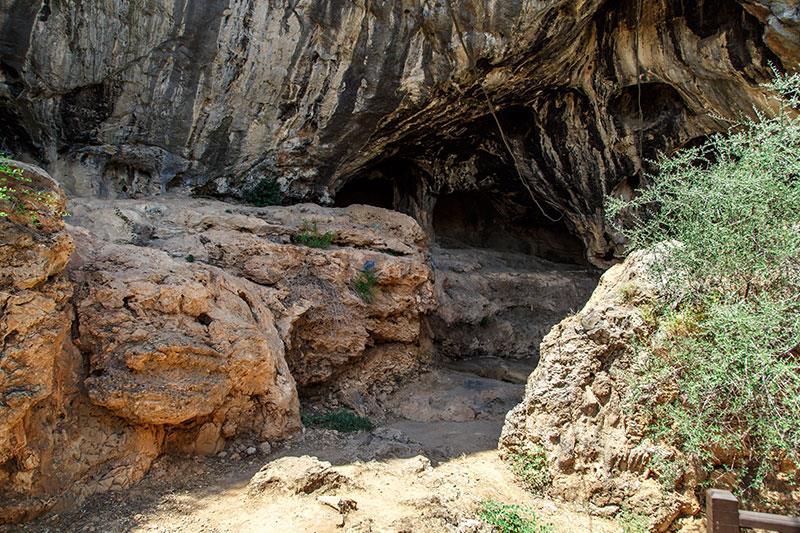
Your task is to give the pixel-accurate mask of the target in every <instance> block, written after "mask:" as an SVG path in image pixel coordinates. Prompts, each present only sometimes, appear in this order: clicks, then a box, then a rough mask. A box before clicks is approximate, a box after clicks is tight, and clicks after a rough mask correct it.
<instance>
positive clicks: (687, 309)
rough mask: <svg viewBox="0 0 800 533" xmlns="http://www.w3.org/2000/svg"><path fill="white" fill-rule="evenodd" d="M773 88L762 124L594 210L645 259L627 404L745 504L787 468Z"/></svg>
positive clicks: (795, 332)
mask: <svg viewBox="0 0 800 533" xmlns="http://www.w3.org/2000/svg"><path fill="white" fill-rule="evenodd" d="M774 87H775V88H776V89H777V90H778V92H779V93H780V94H782V96H783V98H782V99H781V106H780V110H779V112H778V113H777V114H776V116H774V117H768V116H765V115H763V114H760V115H759V116H758V117H757V119H756V120H745V121H743V122H742V123H741V124H738V125H737V126H736V127H735V128H733V129H732V130H731V131H730V132H729V134H727V135H724V136H722V135H720V136H716V137H714V138H713V139H711V140H710V141H709V142H708V143H707V144H706V145H704V146H702V147H699V148H694V149H690V150H686V151H682V152H679V153H678V154H676V155H674V156H672V157H669V158H667V157H662V158H660V159H659V161H658V162H657V166H658V172H657V173H656V174H655V175H653V176H650V181H651V183H650V184H649V185H648V186H647V187H646V188H644V189H643V190H642V191H641V193H640V195H639V196H638V197H636V198H634V199H633V200H631V201H624V200H619V199H612V200H610V201H609V202H608V208H609V213H610V214H611V216H612V217H618V218H619V219H620V220H625V219H627V220H626V222H625V224H617V229H619V230H620V231H622V232H623V233H624V234H625V235H626V236H627V238H628V239H629V241H630V244H631V247H632V248H634V249H648V248H649V249H656V250H658V252H657V253H656V254H655V256H656V260H655V262H654V264H653V265H652V267H651V268H650V274H651V276H652V278H653V281H654V282H655V283H656V285H657V287H658V288H659V291H660V294H661V297H660V299H661V301H660V302H659V303H657V304H654V305H656V306H657V307H653V308H650V309H648V310H647V314H648V316H649V317H650V318H651V319H652V320H653V323H652V325H653V327H654V328H655V329H656V331H654V332H653V334H652V335H650V336H649V341H648V343H649V344H648V345H646V346H644V348H645V349H646V350H647V352H648V353H651V354H653V355H652V356H650V357H646V358H643V360H644V361H645V362H644V363H643V364H642V365H641V368H637V369H636V375H637V376H638V377H637V379H636V383H635V386H634V387H633V389H632V392H631V394H632V395H634V396H635V397H637V398H640V399H641V398H648V397H649V398H651V401H650V402H649V403H647V404H646V405H645V406H644V407H643V408H644V409H646V410H647V411H648V412H649V414H650V416H651V419H652V420H655V423H654V425H653V427H651V428H650V431H651V433H652V435H653V436H655V437H656V438H658V439H661V440H665V441H667V442H671V443H673V444H675V445H676V446H678V447H679V448H680V449H681V450H682V451H683V452H684V453H686V454H687V455H688V456H689V457H696V458H698V459H700V461H701V464H703V465H705V467H706V469H707V470H710V469H712V468H714V467H717V466H721V467H723V468H726V469H730V470H731V471H733V472H735V473H736V474H737V479H738V486H739V488H741V489H745V491H746V494H748V493H749V494H750V495H754V493H753V492H752V491H753V490H757V489H758V488H759V487H760V486H761V483H762V482H763V480H764V478H765V476H766V475H767V474H769V473H771V472H774V471H775V467H776V465H778V464H779V463H780V462H781V461H783V460H785V459H788V460H790V461H792V462H793V463H794V464H800V457H798V450H800V350H799V349H798V345H799V344H800V119H798V117H797V116H796V115H795V114H793V111H791V110H790V109H789V108H791V107H794V108H797V107H798V104H800V98H799V97H800V76H797V75H794V76H779V77H778V80H777V82H776V83H775V85H774ZM664 243H667V244H666V245H665V244H664ZM665 390H674V391H675V393H674V394H672V395H666V399H664V397H665V396H664V395H661V397H662V399H661V400H658V401H656V400H655V399H653V398H656V397H658V396H659V395H657V394H653V392H654V391H665Z"/></svg>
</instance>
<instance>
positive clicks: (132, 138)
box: [0, 0, 800, 266]
mask: <svg viewBox="0 0 800 533" xmlns="http://www.w3.org/2000/svg"><path fill="white" fill-rule="evenodd" d="M798 20H800V16H798V7H797V4H796V2H795V1H788V0H740V1H734V0H703V1H698V2H683V1H679V0H657V1H652V2H639V1H638V0H624V1H619V2H609V1H605V0H587V1H584V2H580V3H575V2H574V1H572V0H558V1H552V2H538V1H534V0H517V1H514V2H508V1H505V0H503V1H499V0H448V1H445V2H428V1H420V0H409V1H405V2H365V1H362V0H359V1H355V2H345V3H342V2H331V1H330V0H302V1H299V2H297V1H294V0H292V1H288V0H285V1H281V2H273V1H269V2H268V1H266V0H241V1H239V0H236V1H234V0H214V1H209V2H185V1H178V2H174V1H172V0H169V1H168V0H156V1H152V2H142V1H133V2H129V3H127V4H125V5H124V6H120V5H118V3H115V2H100V3H97V2H93V3H86V2H53V1H46V2H20V1H16V0H2V1H0V26H2V27H3V28H4V35H5V37H4V39H3V41H2V43H0V60H1V61H2V69H1V70H0V73H1V74H0V76H2V78H0V81H2V83H0V116H1V117H2V118H3V120H4V123H5V124H6V127H5V128H4V129H3V133H2V142H1V143H0V144H2V145H5V147H6V148H8V149H10V150H12V151H14V152H17V153H24V154H27V156H29V157H32V158H34V159H36V160H38V161H41V162H43V163H44V164H46V165H47V168H48V169H49V170H51V171H53V172H56V173H57V174H58V175H59V176H61V177H63V181H64V183H65V184H66V186H67V188H68V189H69V190H71V191H73V192H74V193H78V194H80V195H97V196H112V197H119V196H121V197H128V196H140V195H149V194H153V193H158V192H161V191H164V190H168V189H173V188H181V187H194V188H201V189H202V190H204V191H206V192H210V193H213V194H222V195H228V194H232V195H236V196H239V195H242V194H243V193H246V191H247V190H248V189H250V188H251V187H252V186H253V185H254V184H257V183H259V182H261V181H262V180H268V181H269V180H277V181H278V182H279V184H280V186H281V187H282V189H283V190H284V191H285V192H286V193H287V194H289V195H290V196H291V197H292V198H295V199H296V198H305V199H318V200H322V201H331V200H333V199H335V198H336V197H337V196H338V195H339V194H340V193H342V192H343V191H345V189H346V188H347V186H348V184H358V183H371V184H373V185H374V187H375V188H376V189H377V188H381V187H386V191H387V196H386V198H384V199H383V200H382V201H385V202H387V203H388V204H391V205H390V206H394V207H397V208H400V209H402V210H404V211H405V212H408V213H411V214H414V215H415V217H417V219H418V220H419V221H420V222H421V223H422V225H423V226H424V227H426V228H427V227H428V226H429V224H430V223H431V222H435V220H433V219H434V218H435V215H434V209H435V205H436V203H437V200H438V198H439V197H441V196H442V195H447V194H450V193H453V192H459V191H473V192H474V191H479V192H480V193H481V194H483V195H485V196H489V197H492V198H494V199H495V200H496V202H497V203H498V204H501V205H502V206H503V209H502V211H503V213H502V214H503V216H504V217H505V218H506V222H507V223H520V224H534V225H544V226H547V225H550V224H551V223H553V221H554V220H555V221H558V222H559V223H560V224H562V225H563V231H565V232H570V233H572V234H573V235H575V236H577V237H578V238H579V239H580V240H581V241H582V242H583V244H584V247H585V254H586V256H587V257H588V258H589V259H590V261H592V262H593V263H595V264H598V265H604V266H607V265H608V264H609V262H610V261H611V260H613V259H614V256H615V254H617V250H616V247H617V242H616V240H615V237H614V236H613V235H612V233H611V232H610V231H608V230H607V229H606V227H605V223H604V221H603V198H604V195H605V194H607V193H610V192H617V193H622V194H624V193H627V192H630V190H631V189H633V188H635V187H636V186H637V184H638V182H639V181H640V178H641V175H642V174H641V171H642V169H643V167H644V163H643V161H644V160H645V158H652V157H653V156H654V155H655V154H656V153H657V151H660V150H664V151H670V150H672V149H674V148H675V147H678V146H682V145H685V144H687V143H689V144H690V143H694V142H696V141H698V140H699V139H701V138H703V137H704V136H706V135H707V134H709V133H711V132H714V131H718V130H720V129H724V128H726V127H727V124H726V122H724V121H723V120H718V119H717V118H714V114H716V115H717V116H721V117H726V116H729V115H730V114H731V113H732V110H743V111H744V112H746V111H747V110H750V109H751V107H752V105H753V104H754V103H756V102H758V103H760V102H762V101H763V99H762V97H763V94H764V89H763V87H761V86H760V83H762V82H763V81H765V80H766V79H767V78H768V76H769V69H768V68H767V63H768V61H773V62H775V64H777V65H780V64H783V65H784V66H786V67H793V66H794V65H796V64H797V62H798V60H800V53H798V39H797V31H798V30H797V28H798ZM87 28H91V31H87ZM484 91H485V92H486V93H487V94H488V95H489V96H490V98H491V99H492V101H493V102H494V107H495V109H496V113H497V117H496V118H497V120H498V121H499V122H500V123H501V124H502V125H503V129H504V130H505V136H504V137H505V138H501V136H500V135H499V134H498V133H497V127H496V124H495V117H492V116H490V115H489V113H488V109H489V108H488V106H487V103H486V99H485V97H484ZM509 149H510V150H511V151H513V153H514V154H513V155H510V154H509ZM362 180H363V181H362ZM364 189H365V187H363V186H361V185H357V186H356V187H355V190H357V191H358V190H361V191H363V190H364ZM529 189H530V190H529Z"/></svg>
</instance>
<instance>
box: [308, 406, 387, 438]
mask: <svg viewBox="0 0 800 533" xmlns="http://www.w3.org/2000/svg"><path fill="white" fill-rule="evenodd" d="M300 419H301V420H302V422H303V425H304V426H306V427H319V428H325V429H335V430H336V431H341V432H342V433H355V432H356V431H371V430H373V429H375V426H374V425H373V423H372V422H371V421H370V420H369V419H368V418H364V417H363V416H359V415H357V414H356V413H354V412H353V411H350V410H349V409H336V410H334V411H328V412H324V413H310V412H303V413H301V414H300Z"/></svg>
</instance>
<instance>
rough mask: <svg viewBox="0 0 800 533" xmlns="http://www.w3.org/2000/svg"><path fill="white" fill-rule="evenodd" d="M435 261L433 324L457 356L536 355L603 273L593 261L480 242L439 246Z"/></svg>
mask: <svg viewBox="0 0 800 533" xmlns="http://www.w3.org/2000/svg"><path fill="white" fill-rule="evenodd" d="M433 260H434V264H435V265H436V301H437V308H436V313H435V314H433V315H432V316H431V320H430V323H431V329H432V333H433V335H434V338H435V340H436V343H437V346H438V347H439V351H440V352H441V353H442V354H444V355H446V356H448V357H451V358H453V359H463V358H467V357H477V356H500V357H507V358H511V359H526V358H527V359H532V360H533V361H535V358H536V357H537V356H538V354H539V343H540V342H541V341H542V338H543V337H544V336H545V335H546V334H547V333H548V332H549V331H550V329H551V328H552V327H553V326H554V325H556V324H557V323H558V322H559V321H560V320H561V319H562V318H564V316H565V315H567V314H568V313H570V312H574V311H577V310H578V309H580V308H581V306H583V304H584V303H585V302H586V300H588V299H589V296H590V295H591V293H592V290H593V289H594V288H595V287H596V286H597V279H598V275H599V274H598V272H597V271H596V270H595V269H593V268H589V267H581V266H576V265H564V264H558V263H553V262H550V261H546V260H543V259H539V258H536V257H534V256H530V255H525V254H519V253H513V252H503V251H497V250H490V249H479V248H461V249H443V248H436V249H434V252H433Z"/></svg>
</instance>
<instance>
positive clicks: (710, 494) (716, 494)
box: [706, 489, 740, 533]
mask: <svg viewBox="0 0 800 533" xmlns="http://www.w3.org/2000/svg"><path fill="white" fill-rule="evenodd" d="M706 516H707V519H708V533H740V526H739V500H737V499H736V496H734V495H733V494H732V493H731V492H729V491H727V490H719V489H709V490H708V491H706Z"/></svg>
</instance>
